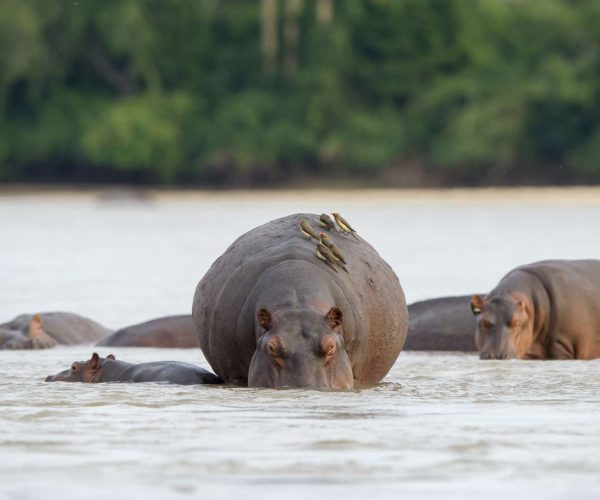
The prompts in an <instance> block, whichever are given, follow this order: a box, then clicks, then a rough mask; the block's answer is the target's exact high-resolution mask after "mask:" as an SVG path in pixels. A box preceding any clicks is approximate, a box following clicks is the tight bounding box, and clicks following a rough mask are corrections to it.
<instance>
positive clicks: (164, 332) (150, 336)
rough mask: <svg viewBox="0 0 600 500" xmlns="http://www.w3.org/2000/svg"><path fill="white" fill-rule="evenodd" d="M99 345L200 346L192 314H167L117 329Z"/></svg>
mask: <svg viewBox="0 0 600 500" xmlns="http://www.w3.org/2000/svg"><path fill="white" fill-rule="evenodd" d="M96 345H98V346H119V347H127V346H129V347H179V348H188V347H200V344H199V342H198V337H196V333H195V332H194V324H193V322H192V316H191V315H189V314H188V315H181V316H167V317H165V318H158V319H153V320H151V321H146V322H144V323H139V324H137V325H132V326H128V327H126V328H121V329H120V330H117V331H116V332H115V333H113V334H112V335H109V336H108V337H105V338H103V339H102V340H100V341H99V342H98V343H97V344H96Z"/></svg>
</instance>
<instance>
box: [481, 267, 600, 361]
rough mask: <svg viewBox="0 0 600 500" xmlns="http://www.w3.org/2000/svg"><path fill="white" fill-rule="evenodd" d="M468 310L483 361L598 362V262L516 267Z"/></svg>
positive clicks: (599, 333)
mask: <svg viewBox="0 0 600 500" xmlns="http://www.w3.org/2000/svg"><path fill="white" fill-rule="evenodd" d="M471 308H472V310H473V314H475V316H476V318H477V327H476V341H477V347H478V348H479V350H480V357H481V358H482V359H508V358H521V359H594V358H598V357H600V260H547V261H543V262H536V263H534V264H528V265H525V266H521V267H517V268H516V269H514V270H512V271H511V272H509V273H508V274H507V275H506V276H504V278H502V279H501V280H500V283H498V285H497V286H496V288H494V289H493V290H492V291H491V292H490V293H488V294H487V295H486V296H485V297H482V296H481V295H474V296H473V298H472V300H471Z"/></svg>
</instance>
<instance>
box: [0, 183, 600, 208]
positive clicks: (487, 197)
mask: <svg viewBox="0 0 600 500" xmlns="http://www.w3.org/2000/svg"><path fill="white" fill-rule="evenodd" d="M28 196H35V197H40V196H43V197H44V198H49V199H50V198H96V199H98V200H99V201H105V202H110V201H115V202H118V201H147V202H154V201H156V202H161V201H178V200H180V201H193V200H195V199H198V200H200V199H203V200H206V199H212V200H215V201H218V200H223V201H225V200H228V199H231V198H236V199H237V200H240V201H253V200H260V201H261V202H263V203H264V202H265V201H266V202H277V201H278V200H281V199H284V198H285V199H286V200H290V199H294V198H297V199H298V200H299V201H304V202H306V201H309V200H312V199H314V200H315V201H319V202H320V203H322V202H323V199H324V198H327V200H329V201H330V202H331V203H335V202H336V200H339V201H343V202H344V203H345V204H348V203H350V204H356V205H364V204H368V205H373V204H375V205H380V204H390V203H392V204H422V203H427V204H431V203H439V204H452V205H468V204H474V203H477V204H494V205H497V204H504V203H507V204H508V203H510V204H514V203H520V204H551V205H556V204H565V205H600V186H574V187H571V186H569V187H506V188H505V187H498V188H439V189H437V188H428V189H421V188H407V189H399V188H389V189H386V188H365V189H360V188H351V189H330V188H326V189H313V188H310V189H231V190H208V189H157V188H140V187H120V186H119V187H117V186H103V187H98V186H94V187H88V186H64V185H61V186H48V185H10V184H9V185H0V199H2V198H4V199H6V198H10V197H28ZM349 197H351V199H350V200H349V199H348V198H349Z"/></svg>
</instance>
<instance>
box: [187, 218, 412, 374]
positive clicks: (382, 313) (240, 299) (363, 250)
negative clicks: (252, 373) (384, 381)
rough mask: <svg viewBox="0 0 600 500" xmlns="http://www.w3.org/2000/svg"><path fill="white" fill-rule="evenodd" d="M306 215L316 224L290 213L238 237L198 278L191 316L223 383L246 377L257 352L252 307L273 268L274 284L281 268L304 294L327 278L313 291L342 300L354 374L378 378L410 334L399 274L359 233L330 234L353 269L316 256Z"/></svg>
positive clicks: (286, 281) (209, 358)
mask: <svg viewBox="0 0 600 500" xmlns="http://www.w3.org/2000/svg"><path fill="white" fill-rule="evenodd" d="M302 219H306V220H308V221H309V222H310V224H311V225H312V226H313V228H315V229H317V228H319V224H318V216H317V215H314V214H295V215H290V216H287V217H283V218H281V219H277V220H274V221H271V222H268V223H266V224H264V225H262V226H259V227H257V228H255V229H253V230H251V231H249V232H247V233H246V234H244V235H242V236H241V237H240V238H238V239H237V240H236V241H235V242H234V243H233V244H232V245H231V246H230V247H229V248H228V249H227V250H226V251H225V253H224V254H223V255H221V257H219V258H218V259H217V260H216V261H215V262H214V264H213V265H212V267H211V268H210V269H209V270H208V272H207V273H206V274H205V276H204V277H203V278H202V280H201V281H200V282H199V283H198V286H197V288H196V293H195V295H194V303H193V311H192V316H193V319H194V325H195V329H196V334H197V335H198V339H199V340H200V346H201V348H202V350H203V352H204V355H205V357H206V359H207V360H208V362H209V363H210V364H211V366H212V368H213V369H214V370H215V372H216V373H217V374H218V375H219V376H221V377H222V378H224V379H225V380H226V381H234V382H235V383H241V384H243V383H245V382H246V381H247V376H248V367H249V365H250V361H251V358H252V356H253V354H254V352H255V350H256V337H255V317H254V314H255V307H254V306H255V304H256V301H257V300H259V296H258V295H257V294H259V293H260V290H257V287H256V286H255V285H256V284H257V283H259V281H260V278H261V276H263V275H266V272H267V271H269V273H268V275H269V276H271V278H270V279H271V283H272V284H273V286H280V285H281V283H280V282H278V280H277V279H276V277H277V276H278V270H279V269H281V273H280V274H279V276H280V277H281V280H285V283H286V284H287V285H289V287H290V288H292V289H294V288H296V289H298V290H299V289H302V290H303V293H304V292H305V291H306V289H308V290H309V293H310V285H311V283H312V282H313V281H314V282H319V283H323V280H324V279H325V281H326V282H327V283H328V288H329V289H328V290H327V291H324V290H321V289H315V290H314V296H315V302H318V301H319V300H320V299H319V297H322V296H323V294H325V293H327V294H329V296H331V297H333V298H334V300H336V301H337V302H338V303H336V305H338V306H339V307H340V308H341V309H342V312H343V314H344V329H343V336H344V344H345V350H346V351H347V353H348V356H349V358H350V361H351V364H352V370H353V374H354V378H355V380H357V381H358V382H359V383H360V382H364V383H376V382H378V381H379V380H381V378H383V377H384V376H385V374H386V373H387V372H388V371H389V369H390V368H391V366H392V365H393V363H394V361H395V360H396V358H397V357H398V354H399V353H400V351H401V349H402V346H403V344H404V340H405V338H406V331H407V327H408V313H407V310H406V302H405V299H404V293H403V291H402V288H401V286H400V283H399V281H398V278H397V277H396V275H395V274H394V272H393V271H392V269H391V268H390V266H389V265H388V264H387V263H386V262H385V261H384V260H383V259H382V258H381V257H380V256H379V254H378V253H377V252H376V251H375V249H373V247H371V245H369V244H368V243H367V242H366V241H364V240H363V239H362V238H361V239H360V240H355V239H354V238H352V237H350V236H344V235H342V234H339V233H335V232H333V231H332V232H330V233H328V234H329V236H330V237H331V239H332V240H333V242H334V243H335V244H336V245H337V246H338V247H339V248H340V249H341V251H342V252H343V253H344V255H345V257H346V260H347V263H348V270H349V272H348V273H345V272H344V271H342V270H341V269H339V272H335V271H334V270H333V269H331V268H330V267H329V266H327V265H326V264H325V263H323V262H321V261H320V260H318V259H317V257H316V247H315V243H314V242H313V241H308V240H306V239H304V238H303V237H302V235H301V233H300V230H299V224H300V221H301V220H302ZM286 263H289V265H287V264H286ZM296 269H298V270H299V271H297V272H296V271H295V270H296ZM300 270H302V271H300ZM273 273H274V276H275V278H273ZM290 274H291V275H292V276H291V277H290ZM317 277H318V279H317ZM315 288H317V287H315Z"/></svg>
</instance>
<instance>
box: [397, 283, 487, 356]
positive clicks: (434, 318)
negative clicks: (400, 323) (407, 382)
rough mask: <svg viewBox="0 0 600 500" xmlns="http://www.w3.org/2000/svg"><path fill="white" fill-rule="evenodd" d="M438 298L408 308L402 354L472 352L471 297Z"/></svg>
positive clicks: (473, 349)
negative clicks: (406, 333) (406, 328)
mask: <svg viewBox="0 0 600 500" xmlns="http://www.w3.org/2000/svg"><path fill="white" fill-rule="evenodd" d="M472 296H473V295H472V294H471V295H461V296H458V297H440V298H436V299H429V300H423V301H420V302H415V303H413V304H409V305H408V335H407V337H406V343H405V344H404V350H405V351H461V352H475V351H477V346H476V344H475V318H474V317H473V313H472V312H471V307H470V304H471V297H472Z"/></svg>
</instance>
